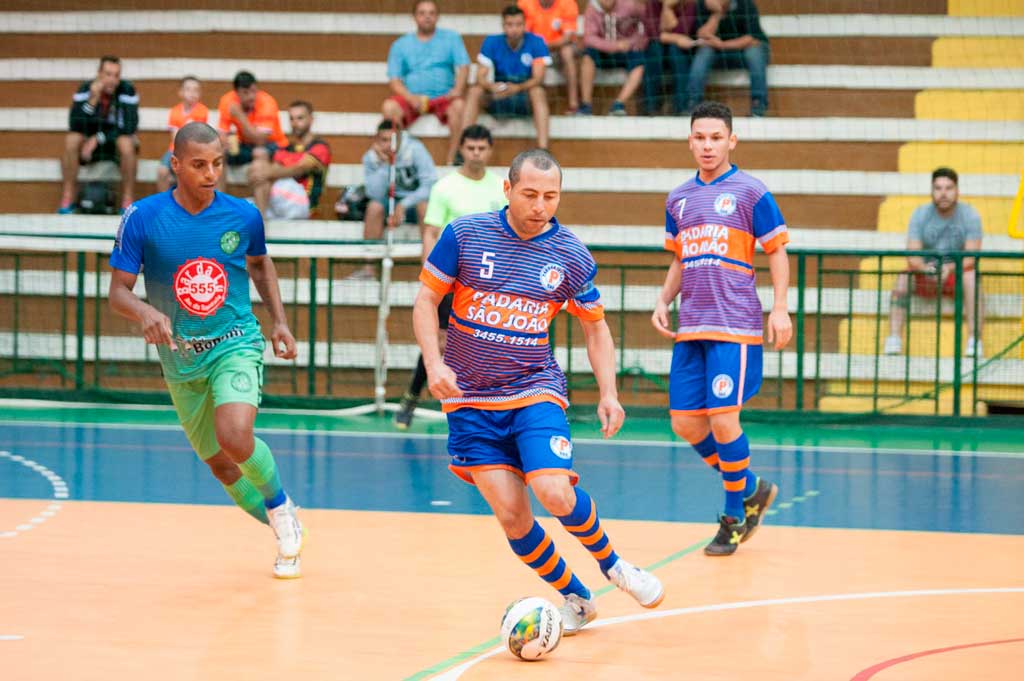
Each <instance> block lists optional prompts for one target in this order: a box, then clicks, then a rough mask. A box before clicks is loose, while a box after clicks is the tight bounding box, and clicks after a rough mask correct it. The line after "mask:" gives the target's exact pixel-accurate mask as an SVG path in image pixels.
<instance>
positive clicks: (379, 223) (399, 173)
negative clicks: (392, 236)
mask: <svg viewBox="0 0 1024 681" xmlns="http://www.w3.org/2000/svg"><path fill="white" fill-rule="evenodd" d="M393 135H397V136H398V137H397V149H396V151H395V158H394V166H395V170H394V172H395V175H394V178H395V210H394V212H392V213H391V214H388V211H387V205H388V194H389V191H388V190H389V180H390V177H389V175H390V170H391V165H392V159H391V139H392V136H393ZM435 182H437V168H436V167H435V166H434V160H433V159H432V158H430V152H429V151H427V148H426V147H425V146H423V143H422V142H420V141H419V140H418V139H416V138H415V137H413V136H412V135H411V134H410V133H409V132H408V131H404V130H401V129H400V128H399V127H398V126H397V125H395V122H394V121H392V120H391V119H387V118H386V119H384V120H383V121H381V122H380V125H378V126H377V133H376V135H374V138H373V143H372V144H371V145H370V148H369V150H368V151H367V152H366V153H365V154H364V155H363V184H364V185H365V186H366V196H367V197H369V199H370V201H369V203H367V205H366V218H365V220H364V222H363V238H364V239H375V240H376V239H380V238H381V237H382V236H383V235H384V222H385V216H386V219H387V226H388V227H398V226H399V225H401V224H402V223H403V222H404V223H410V224H414V225H419V226H420V228H421V229H422V226H423V216H424V215H426V212H427V201H428V200H429V199H430V189H431V188H432V187H433V186H434V183H435ZM352 278H354V279H372V278H373V267H371V266H369V265H367V266H366V267H363V268H361V269H359V270H357V271H356V272H355V273H354V274H353V275H352Z"/></svg>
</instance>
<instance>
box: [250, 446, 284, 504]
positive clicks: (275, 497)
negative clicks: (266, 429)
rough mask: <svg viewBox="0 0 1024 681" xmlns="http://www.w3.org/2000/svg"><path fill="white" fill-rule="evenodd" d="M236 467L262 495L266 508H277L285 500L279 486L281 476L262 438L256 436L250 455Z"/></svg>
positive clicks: (282, 490)
mask: <svg viewBox="0 0 1024 681" xmlns="http://www.w3.org/2000/svg"><path fill="white" fill-rule="evenodd" d="M238 468H239V469H240V470H241V471H242V475H244V476H245V477H246V479H247V480H248V481H249V482H251V483H252V484H253V485H254V486H255V487H256V489H258V490H259V491H260V494H262V495H263V503H264V504H265V505H266V507H267V508H277V507H278V506H280V505H281V504H283V503H284V502H285V501H286V500H287V497H286V496H285V493H284V488H282V487H281V478H280V476H279V475H278V474H277V464H276V463H275V462H274V455H273V454H271V453H270V447H268V446H267V443H266V442H264V441H263V440H261V439H259V438H256V445H255V446H254V447H253V450H252V456H250V457H249V458H248V459H246V460H245V461H243V462H242V463H240V464H238Z"/></svg>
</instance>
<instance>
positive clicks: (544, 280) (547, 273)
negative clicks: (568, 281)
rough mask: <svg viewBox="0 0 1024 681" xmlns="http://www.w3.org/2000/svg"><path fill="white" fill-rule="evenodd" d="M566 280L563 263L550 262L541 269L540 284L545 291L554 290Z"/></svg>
mask: <svg viewBox="0 0 1024 681" xmlns="http://www.w3.org/2000/svg"><path fill="white" fill-rule="evenodd" d="M563 281H565V270H564V269H562V266H561V265H556V264H554V263H548V264H547V265H545V266H544V269H542V270H541V271H540V285H541V286H542V287H543V288H544V290H545V291H554V290H555V289H556V288H558V287H559V286H561V285H562V282H563Z"/></svg>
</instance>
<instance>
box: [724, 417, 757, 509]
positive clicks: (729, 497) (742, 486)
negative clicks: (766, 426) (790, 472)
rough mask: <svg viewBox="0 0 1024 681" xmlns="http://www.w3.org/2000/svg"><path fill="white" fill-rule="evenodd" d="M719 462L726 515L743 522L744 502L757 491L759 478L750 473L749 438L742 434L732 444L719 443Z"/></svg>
mask: <svg viewBox="0 0 1024 681" xmlns="http://www.w3.org/2000/svg"><path fill="white" fill-rule="evenodd" d="M718 460H719V461H718V465H719V466H720V467H721V469H722V486H723V487H724V488H725V515H727V516H732V517H733V518H736V519H737V520H740V521H742V520H743V519H744V518H745V517H746V512H745V511H744V508H743V500H744V499H746V498H747V497H748V496H750V495H751V494H753V493H754V490H756V489H757V476H756V475H754V474H753V473H751V472H750V442H748V441H747V436H746V435H744V434H742V433H741V434H740V436H739V437H738V438H736V439H735V440H733V441H732V442H719V443H718Z"/></svg>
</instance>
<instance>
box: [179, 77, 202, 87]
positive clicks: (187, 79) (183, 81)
mask: <svg viewBox="0 0 1024 681" xmlns="http://www.w3.org/2000/svg"><path fill="white" fill-rule="evenodd" d="M190 80H194V81H195V82H197V83H199V82H200V81H199V78H198V77H197V76H193V75H191V74H189V75H187V76H184V77H183V78H182V79H181V82H180V83H178V84H179V85H184V84H185V83H187V82H189V81H190Z"/></svg>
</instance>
